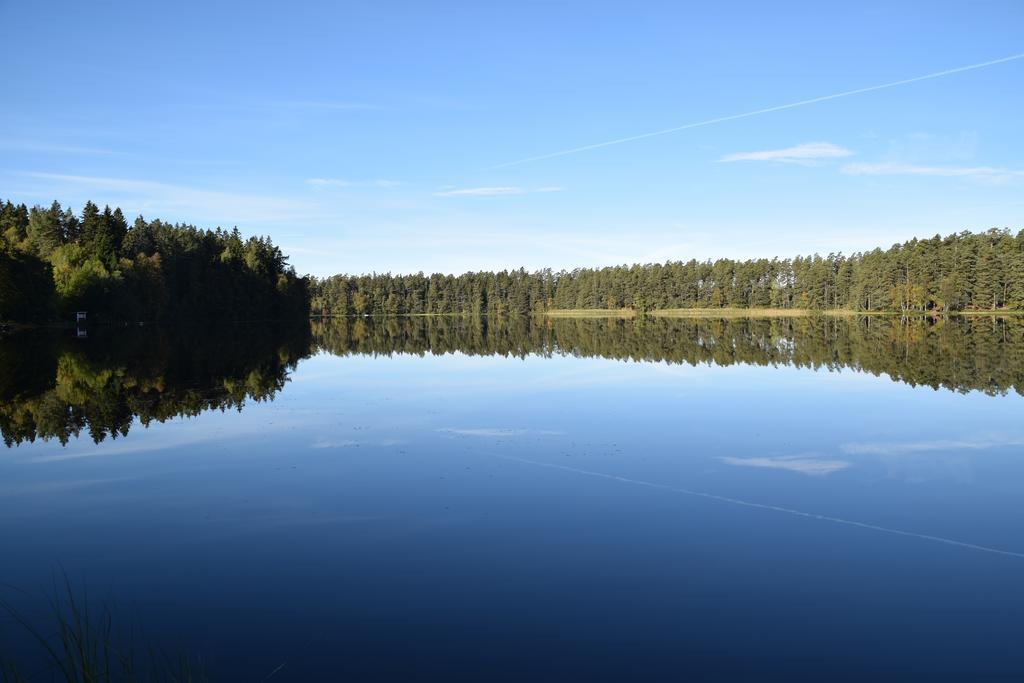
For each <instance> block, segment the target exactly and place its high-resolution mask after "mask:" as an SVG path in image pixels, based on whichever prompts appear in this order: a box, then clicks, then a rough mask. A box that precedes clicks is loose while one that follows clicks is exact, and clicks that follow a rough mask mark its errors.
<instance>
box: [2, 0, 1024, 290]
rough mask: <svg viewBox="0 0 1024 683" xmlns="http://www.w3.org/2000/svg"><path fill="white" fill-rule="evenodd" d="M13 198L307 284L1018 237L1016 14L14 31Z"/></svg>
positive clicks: (966, 9) (973, 7)
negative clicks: (263, 243) (186, 240)
mask: <svg viewBox="0 0 1024 683" xmlns="http://www.w3.org/2000/svg"><path fill="white" fill-rule="evenodd" d="M0 25H2V26H4V34H5V37H4V40H3V41H0V64H3V66H4V69H3V74H4V79H3V80H4V87H3V95H2V96H0V97H2V99H0V105H2V106H0V196H3V197H7V198H11V199H14V200H16V201H25V202H28V203H30V204H31V203H43V204H48V203H49V202H50V201H52V200H53V199H54V198H56V199H59V200H60V201H61V202H63V203H65V204H70V205H72V206H74V207H75V208H76V209H78V208H80V206H81V204H82V203H83V202H84V201H85V200H86V199H88V198H91V199H93V200H95V201H97V202H99V203H101V204H102V203H109V204H111V205H114V204H117V205H120V206H122V207H123V208H124V209H125V211H126V212H127V213H128V214H129V215H136V214H139V213H142V214H144V215H145V216H147V217H150V218H155V217H160V218H165V219H170V220H180V221H188V222H192V223H195V224H198V225H201V226H204V227H214V226H217V225H220V226H224V227H231V226H234V225H237V226H238V227H239V228H240V229H241V230H242V231H243V232H245V233H260V234H270V235H271V236H272V237H273V238H274V240H275V242H277V243H279V244H280V245H281V246H282V248H283V249H284V250H285V252H286V253H288V254H290V255H291V262H292V263H293V264H294V265H295V266H296V268H297V269H298V270H299V271H300V272H303V273H306V272H310V273H315V274H318V275H324V274H330V273H335V272H370V271H378V272H383V271H393V272H408V271H419V270H423V271H426V272H431V271H438V270H439V271H446V272H461V271H464V270H470V269H492V268H512V267H518V266H520V265H522V266H526V267H527V268H538V267H543V266H551V267H554V268H562V267H567V268H572V267H575V266H587V265H607V264H614V263H623V262H650V261H663V260H666V259H687V258H690V257H696V258H709V257H712V258H713V257H716V256H731V257H751V256H774V255H791V254H796V253H810V252H814V251H818V252H821V253H827V252H829V251H839V250H842V251H846V252H849V251H852V250H858V249H864V248H871V247H874V246H878V245H881V246H887V245H889V244H891V243H893V242H895V241H902V240H904V239H907V238H910V237H914V236H930V235H933V234H935V233H948V232H953V231H959V230H964V229H971V230H982V229H987V228H989V227H1004V226H1005V227H1011V228H1015V229H1018V228H1022V227H1024V220H1022V216H1024V135H1021V132H1022V123H1024V113H1022V112H1024V58H1017V59H1012V60H1009V61H1004V62H1001V63H998V64H990V65H988V66H983V67H979V68H975V69H969V70H964V71H959V72H956V73H949V74H947V75H943V76H938V77H935V78H928V79H924V80H918V81H914V82H910V83H904V84H902V85H897V86H893V87H889V88H884V89H878V90H872V91H868V92H862V93H858V94H852V95H849V96H844V97H837V98H834V99H829V100H825V101H819V102H812V103H808V104H805V105H801V106H794V107H789V108H784V109H778V110H775V111H768V112H764V113H760V114H754V115H751V116H746V117H741V118H731V119H728V120H723V121H719V122H716V123H709V124H707V125H700V126H695V127H691V128H686V129H683V130H677V131H675V132H671V133H666V134H663V135H657V136H650V137H644V138H640V139H635V140H630V141H627V142H622V143H621V144H615V145H608V146H602V147H596V148H592V149H585V150H582V151H578V152H575V153H571V154H563V155H560V156H554V157H548V158H542V159H537V160H534V161H530V162H526V163H518V164H512V165H509V162H514V161H519V160H522V159H527V158H532V157H538V156H541V157H543V156H545V155H549V154H551V153H556V152H560V151H564V150H570V149H575V148H578V147H586V146H590V145H596V144H600V143H603V142H607V141H612V140H618V139H622V138H629V137H632V136H636V135H643V134H645V133H649V132H653V131H659V130H664V129H669V128H675V127H679V126H685V125H688V124H692V123H698V122H704V121H708V120H713V119H719V118H723V117H732V116H736V115H739V114H745V113H749V112H756V111H759V110H763V109H770V108H774V107H779V106H781V105H786V104H790V103H795V102H801V101H804V100H810V99H814V98H819V97H822V96H827V95H833V94H837V93H843V92H847V91H851V90H858V89H862V88H870V87H872V86H878V85H883V84H887V83H892V82H895V81H902V80H907V79H914V78H917V77H920V76H925V75H928V74H935V73H937V72H943V71H947V70H951V69H957V68H959V67H965V66H970V65H975V64H981V63H985V62H990V61H993V60H999V59H1003V58H1006V57H1012V56H1016V55H1024V32H1022V31H1021V27H1022V26H1024V4H1022V3H1021V2H1020V1H1019V0H1011V1H1006V2H974V3H965V2H927V3H926V2H903V3H893V2H861V3H842V4H840V3H820V2H818V3H811V2H807V3H771V4H769V3H754V2H751V3H738V2H731V3H730V2H716V3H701V4H697V3H675V2H673V3H663V4H659V3H648V4H636V3H595V2H585V3H584V2H579V3H577V2H564V3H550V2H515V3H501V4H499V3H469V2H457V3H456V2H450V3H442V2H438V3H418V2H405V3H396V2H383V1H378V2H362V3H361V2H343V3H310V2H293V3H259V2H247V3H209V2H189V1H186V2H177V3H127V2H125V3H122V2H106V3H80V2H78V3H59V2H58V3H28V2H20V3H14V2H10V1H8V0H0Z"/></svg>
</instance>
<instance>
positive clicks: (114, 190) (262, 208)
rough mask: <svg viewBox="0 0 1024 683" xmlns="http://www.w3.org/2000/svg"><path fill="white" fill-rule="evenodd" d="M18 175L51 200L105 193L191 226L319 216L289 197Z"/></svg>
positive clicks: (137, 208)
mask: <svg viewBox="0 0 1024 683" xmlns="http://www.w3.org/2000/svg"><path fill="white" fill-rule="evenodd" d="M19 175H21V176H23V177H26V178H35V179H38V180H44V181H46V182H47V191H48V193H49V194H50V195H57V194H61V195H62V196H67V194H71V193H73V192H75V191H82V190H87V191H90V192H94V191H98V192H104V193H106V194H105V197H104V199H103V201H104V202H108V203H110V204H111V205H114V204H117V205H120V206H121V207H122V208H123V209H125V210H126V211H128V212H130V213H134V212H144V213H160V214H162V215H163V216H165V217H166V216H168V215H170V216H181V217H182V218H183V219H188V220H190V221H224V222H227V223H231V224H234V223H236V222H256V221H260V222H266V221H285V220H300V219H303V218H307V217H309V216H311V215H314V212H315V207H314V206H312V205H310V204H308V203H306V202H303V201H299V200H295V199H289V198H285V197H273V196H268V195H262V194H249V193H234V192H222V191H217V190H206V189H199V188H194V187H184V186H181V185H172V184H169V183H161V182H155V181H150V180H134V179H126V178H107V177H99V176H79V175H66V174H61V173H36V172H21V173H19ZM61 185H63V188H62V187H61ZM65 193H66V194H65Z"/></svg>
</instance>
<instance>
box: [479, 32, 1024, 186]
mask: <svg viewBox="0 0 1024 683" xmlns="http://www.w3.org/2000/svg"><path fill="white" fill-rule="evenodd" d="M1017 59H1024V52H1022V53H1020V54H1016V55H1010V56H1009V57H1002V58H1000V59H993V60H991V61H988V62H979V63H978V64H968V65H967V66H958V67H956V68H955V69H946V70H945V71H936V72H934V73H930V74H925V75H924V76H915V77H914V78H904V79H903V80H901V81H892V82H891V83H882V84H881V85H871V86H868V87H866V88H857V89H856V90H845V91H843V92H837V93H833V94H831V95H822V96H821V97H813V98H811V99H809V100H800V101H799V102H790V103H788V104H780V105H777V106H775V107H767V108H765V109H756V110H754V111H748V112H744V113H742V114H731V115H729V116H719V117H718V118H714V119H707V120H704V121H696V122H694V123H687V124H684V125H682V126H673V127H672V128H663V129H662V130H655V131H651V132H650V133H640V134H639V135H630V136H629V137H625V138H618V139H616V140H606V141H605V142H596V143H594V144H592V145H583V146H582V147H573V148H572V149H563V150H561V151H558V152H551V153H549V154H541V155H538V156H535V157H527V158H525V159H517V160H515V161H507V162H505V163H503V164H498V165H496V166H492V167H491V168H506V167H508V166H518V165H520V164H528V163H530V162H533V161H542V160H544V159H554V158H555V157H564V156H568V155H570V154H577V153H579V152H586V151H589V150H592V149H600V148H601V147H611V146H612V145H621V144H623V143H626V142H633V141H634V140H643V139H645V138H653V137H657V136H659V135H668V134H669V133H675V132H678V131H681V130H689V129H690V128H700V127H702V126H710V125H713V124H716V123H723V122H725V121H735V120H736V119H745V118H747V117H750V116H758V115H760V114H768V113H770V112H773V111H783V110H784V109H793V108H795V107H803V106H804V105H808V104H816V103H818V102H827V101H828V100H836V99H839V98H840V97H849V96H851V95H860V94H862V93H866V92H874V91H876V90H885V89H886V88H895V87H896V86H898V85H907V84H908V83H917V82H919V81H927V80H930V79H932V78H940V77H942V76H950V75H952V74H958V73H963V72H964V71H973V70H974V69H982V68H984V67H986V66H993V65H995V64H1002V63H1004V62H1012V61H1014V60H1017Z"/></svg>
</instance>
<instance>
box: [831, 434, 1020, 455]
mask: <svg viewBox="0 0 1024 683" xmlns="http://www.w3.org/2000/svg"><path fill="white" fill-rule="evenodd" d="M1009 446H1024V438H1022V437H1019V436H985V437H978V438H974V439H935V440H922V441H892V442H886V441H873V442H871V441H869V442H857V443H846V444H843V445H842V446H840V447H839V448H840V450H842V451H843V452H844V453H849V454H851V455H901V454H904V453H928V452H934V451H980V450H988V449H991V448H1006V447H1009Z"/></svg>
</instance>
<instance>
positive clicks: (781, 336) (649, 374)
mask: <svg viewBox="0 0 1024 683" xmlns="http://www.w3.org/2000/svg"><path fill="white" fill-rule="evenodd" d="M0 366H2V367H3V371H2V372H0V431H2V432H3V437H4V440H5V441H6V443H7V447H5V448H3V450H0V547H2V549H3V551H2V559H0V582H2V583H4V584H6V585H8V586H14V587H18V588H19V589H24V590H25V591H27V593H26V594H23V593H21V592H19V591H15V590H13V589H7V593H5V594H4V596H5V599H7V600H9V601H11V602H13V603H15V604H16V605H17V606H18V607H19V608H20V609H22V610H24V611H25V612H26V613H35V612H34V610H36V611H38V610H37V608H39V606H40V605H41V596H43V595H45V592H46V590H47V586H48V585H49V581H50V577H51V576H52V575H53V573H54V571H56V570H58V568H63V571H64V572H66V573H67V575H68V576H69V577H70V578H71V580H72V581H73V582H74V583H75V584H76V585H82V586H87V587H88V590H89V591H90V593H91V594H92V595H94V596H100V597H109V598H110V599H112V600H114V601H115V602H116V604H117V605H118V609H119V610H120V613H123V614H127V615H130V617H131V621H132V622H133V623H137V624H138V625H139V626H140V627H141V628H142V629H143V630H144V632H145V636H146V638H147V639H148V640H151V641H153V642H156V643H159V645H160V646H161V647H163V648H166V649H169V650H171V651H175V652H177V651H182V652H188V653H190V654H193V655H196V656H199V657H201V659H202V661H203V665H204V668H205V670H206V672H207V673H208V674H209V676H210V678H211V679H212V680H261V679H262V678H264V677H265V676H267V675H268V674H270V673H271V672H274V671H275V670H276V673H275V674H274V676H273V678H272V679H271V680H275V681H276V680H296V681H300V680H320V679H323V680H338V679H349V680H380V679H407V680H409V679H414V680H423V679H447V680H452V679H460V678H461V679H467V680H499V679H509V680H517V679H527V678H528V679H550V680H566V679H571V678H576V679H589V680H597V679H605V680H623V679H638V678H645V679H649V680H665V679H673V680H678V679H686V678H692V679H694V680H707V679H737V678H740V679H765V678H769V677H776V678H787V679H794V678H805V679H815V680H837V679H844V678H849V679H863V678H875V679H878V678H901V679H907V678H912V677H913V678H920V679H929V680H936V679H951V680H955V679H960V680H963V679H967V678H974V679H979V678H989V679H1000V680H1006V679H1019V678H1021V677H1022V676H1024V655H1022V654H1021V648H1020V637H1021V631H1020V625H1021V623H1022V621H1024V533H1022V529H1024V422H1022V420H1021V415H1022V414H1024V399H1022V396H1021V394H1020V391H1021V390H1022V389H1024V321H1015V320H995V319H988V318H985V319H973V320H959V321H947V322H940V323H933V322H930V321H921V320H917V321H900V320H894V319H870V320H858V319H827V318H820V319H819V318H807V319H788V320H753V321H751V320H648V321H646V322H643V323H634V322H632V321H606V320H572V319H570V320H554V321H541V322H537V321H534V322H530V321H513V322H501V321H492V322H490V323H488V321H482V322H481V321H476V322H474V321H468V320H460V319H422V318H421V319H407V320H406V319H389V320H384V321H371V320H335V321H332V322H330V323H315V324H314V325H313V326H312V329H311V330H307V329H305V328H303V329H300V330H272V329H266V328H255V327H235V328H228V329H225V330H219V331H216V330H204V331H202V332H198V331H193V330H152V329H148V328H147V329H142V330H132V331H131V332H127V331H124V330H114V329H107V330H103V329H100V330H93V331H90V338H89V339H87V340H78V339H66V338H55V337H52V336H35V335H33V336H24V335H19V336H15V337H11V338H8V339H6V340H0ZM37 598H39V599H40V600H37ZM37 602H38V603H39V604H37ZM0 628H2V630H0V644H3V645H4V646H5V648H6V649H7V650H8V651H11V650H13V651H16V652H28V651H27V650H24V642H25V639H24V637H23V634H20V633H19V632H18V629H17V628H15V627H14V626H13V625H12V624H10V623H9V621H5V622H2V623H0ZM24 656H26V657H27V656H29V655H24ZM282 665H283V666H282Z"/></svg>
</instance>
